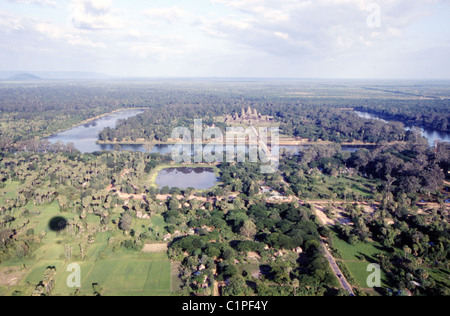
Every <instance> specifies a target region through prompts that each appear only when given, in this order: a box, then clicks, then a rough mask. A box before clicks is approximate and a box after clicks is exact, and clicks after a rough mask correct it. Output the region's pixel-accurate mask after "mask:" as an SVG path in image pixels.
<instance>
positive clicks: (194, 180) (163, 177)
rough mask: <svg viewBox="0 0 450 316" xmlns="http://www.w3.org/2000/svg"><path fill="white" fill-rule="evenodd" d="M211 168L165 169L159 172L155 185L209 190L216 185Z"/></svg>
mask: <svg viewBox="0 0 450 316" xmlns="http://www.w3.org/2000/svg"><path fill="white" fill-rule="evenodd" d="M218 182H219V179H218V178H217V177H216V174H215V173H214V169H213V168H203V167H199V168H189V167H180V168H167V169H163V170H161V171H160V172H159V173H158V175H157V177H156V185H157V186H158V187H160V188H163V187H165V186H168V187H169V188H180V189H187V188H194V189H196V190H206V189H211V188H212V187H214V186H215V185H216V184H218Z"/></svg>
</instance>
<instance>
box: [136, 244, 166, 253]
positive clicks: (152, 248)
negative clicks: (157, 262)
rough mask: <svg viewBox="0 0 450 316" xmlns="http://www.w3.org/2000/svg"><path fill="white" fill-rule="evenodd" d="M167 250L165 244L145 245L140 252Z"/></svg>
mask: <svg viewBox="0 0 450 316" xmlns="http://www.w3.org/2000/svg"><path fill="white" fill-rule="evenodd" d="M167 250H168V247H167V243H166V244H146V245H145V246H144V248H143V249H142V252H147V253H149V252H166V251H167Z"/></svg>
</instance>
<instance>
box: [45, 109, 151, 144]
mask: <svg viewBox="0 0 450 316" xmlns="http://www.w3.org/2000/svg"><path fill="white" fill-rule="evenodd" d="M143 112H144V111H143V110H138V109H132V110H121V111H118V112H116V113H112V114H109V115H106V116H104V117H101V118H99V119H96V120H94V121H92V122H89V123H86V124H81V125H78V126H76V127H74V128H71V129H69V130H67V131H64V132H61V133H58V134H56V135H53V136H51V137H49V138H48V140H49V141H50V142H51V143H56V142H58V141H61V142H63V143H64V144H68V143H73V144H74V145H75V147H76V148H77V149H78V150H79V151H81V152H82V153H92V152H95V151H101V150H113V149H114V145H99V144H97V143H96V142H97V141H98V134H99V133H100V132H101V131H102V130H104V129H105V128H107V127H110V128H114V127H115V126H116V124H117V122H118V121H119V120H125V119H127V118H130V117H133V116H136V115H138V114H140V113H143ZM141 147H142V146H141Z"/></svg>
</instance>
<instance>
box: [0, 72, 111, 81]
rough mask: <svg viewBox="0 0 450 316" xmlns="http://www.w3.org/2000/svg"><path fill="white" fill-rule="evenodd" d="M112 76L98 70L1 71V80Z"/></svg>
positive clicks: (74, 78) (80, 78)
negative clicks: (97, 71)
mask: <svg viewBox="0 0 450 316" xmlns="http://www.w3.org/2000/svg"><path fill="white" fill-rule="evenodd" d="M101 79H111V77H110V76H108V75H105V74H102V73H96V72H62V71H54V72H52V71H29V72H19V71H0V80H9V81H21V80H22V81H32V80H101Z"/></svg>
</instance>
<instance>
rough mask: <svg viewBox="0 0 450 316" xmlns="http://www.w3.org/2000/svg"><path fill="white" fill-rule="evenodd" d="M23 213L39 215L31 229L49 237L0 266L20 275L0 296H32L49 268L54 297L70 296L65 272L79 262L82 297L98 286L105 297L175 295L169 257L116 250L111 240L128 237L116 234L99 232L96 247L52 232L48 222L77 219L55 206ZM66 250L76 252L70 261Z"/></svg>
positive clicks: (93, 222)
mask: <svg viewBox="0 0 450 316" xmlns="http://www.w3.org/2000/svg"><path fill="white" fill-rule="evenodd" d="M12 185H13V184H12ZM14 185H17V184H14ZM11 188H12V187H10V188H9V189H11ZM11 195H12V193H11ZM25 208H26V209H28V210H30V211H32V212H33V213H35V214H37V213H36V212H40V214H39V215H37V216H34V217H29V220H30V224H29V226H28V227H29V228H34V231H35V234H36V235H40V234H41V233H42V232H46V235H45V237H44V238H43V240H42V241H41V243H40V245H39V247H38V248H37V249H36V251H34V252H33V255H32V257H30V258H28V259H25V260H19V259H14V260H9V261H5V262H2V263H1V264H0V271H1V268H6V267H8V268H12V269H17V270H20V271H21V272H22V273H21V277H20V279H19V280H17V281H16V282H14V284H12V285H7V284H2V283H0V296H1V295H12V294H13V293H14V292H15V291H20V292H21V295H27V296H28V295H31V294H32V292H33V290H34V288H35V287H36V285H38V284H39V282H41V281H42V279H43V276H44V273H45V270H46V269H47V268H48V267H55V268H56V278H55V281H56V284H55V288H54V290H53V292H52V295H55V296H59V295H65V296H66V295H72V294H74V293H75V291H76V289H75V288H69V287H68V286H67V278H68V277H69V276H70V274H71V273H72V272H73V271H67V267H68V265H69V264H70V263H73V262H74V263H78V264H79V265H80V268H81V288H80V289H79V290H80V294H81V295H92V294H93V293H94V290H93V284H94V283H96V284H99V286H100V287H102V289H103V291H102V295H119V296H122V295H123V296H127V295H152V296H156V295H170V294H171V282H172V264H171V261H170V260H169V259H168V256H167V253H140V252H136V251H123V250H120V249H119V250H113V245H109V243H108V242H109V239H110V238H111V237H113V238H114V239H115V240H119V241H120V240H122V239H123V238H126V237H125V236H124V235H123V234H122V233H121V232H118V231H116V232H102V233H96V234H95V241H94V242H93V243H87V235H88V234H83V236H81V237H80V236H75V237H74V236H69V235H67V234H61V233H57V232H54V231H51V230H50V228H49V222H50V220H51V219H52V218H54V217H55V216H58V217H63V218H66V219H69V220H70V219H73V218H74V217H77V214H74V213H67V214H62V213H61V212H60V208H59V205H58V203H57V202H55V203H51V204H48V205H41V206H35V205H33V204H32V203H30V204H29V205H27V206H26V207H25ZM86 221H87V223H88V224H89V225H90V226H91V227H95V226H97V225H99V223H100V221H99V218H98V217H97V216H94V215H92V214H89V215H88V216H87V218H86ZM146 224H147V225H149V224H151V225H152V226H153V227H154V228H156V229H158V230H159V229H162V231H164V220H163V218H162V217H161V216H160V215H158V216H155V218H152V220H151V223H149V221H148V220H147V222H146ZM161 227H162V228H161ZM80 244H81V245H83V247H84V249H85V258H84V261H82V260H81V255H80V254H81V250H80ZM64 245H69V246H71V247H72V249H73V257H72V258H73V259H72V260H66V259H65V256H64V252H65V251H64ZM0 276H1V275H0ZM3 277H4V278H3V279H4V280H5V279H6V281H10V280H8V279H7V276H3ZM0 280H1V278H0Z"/></svg>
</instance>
